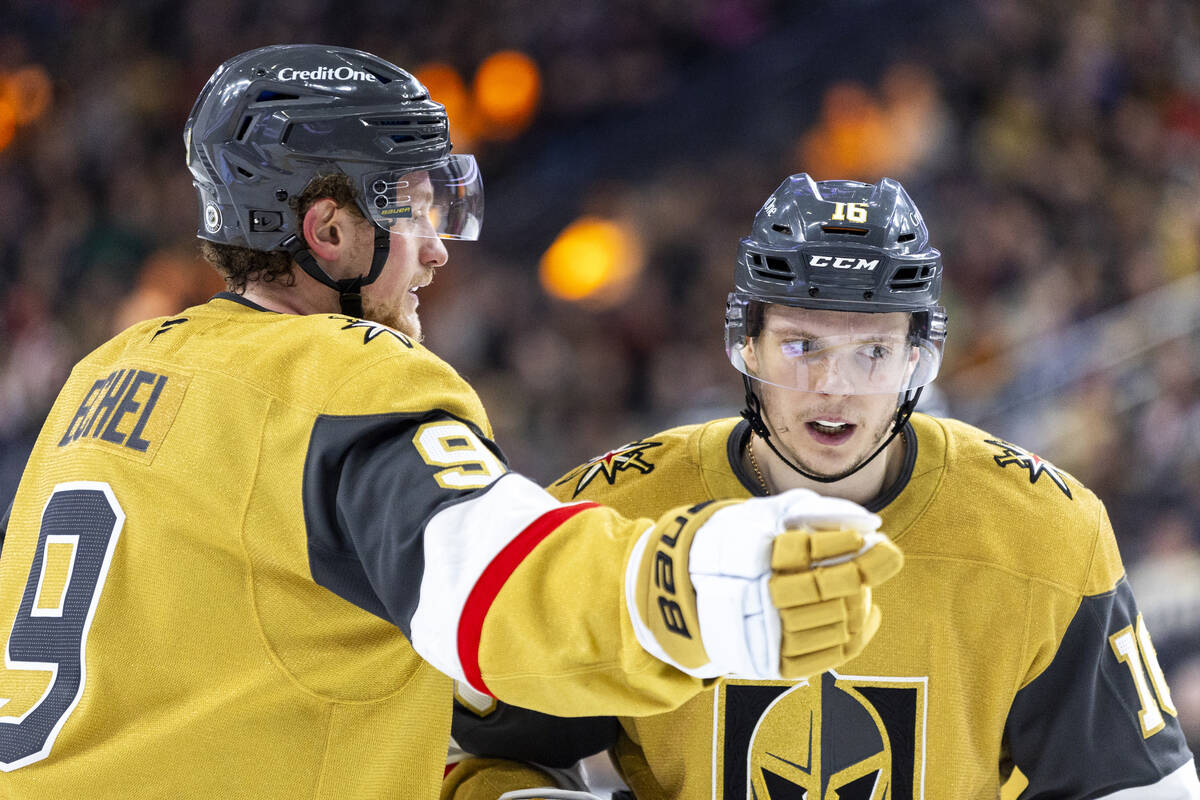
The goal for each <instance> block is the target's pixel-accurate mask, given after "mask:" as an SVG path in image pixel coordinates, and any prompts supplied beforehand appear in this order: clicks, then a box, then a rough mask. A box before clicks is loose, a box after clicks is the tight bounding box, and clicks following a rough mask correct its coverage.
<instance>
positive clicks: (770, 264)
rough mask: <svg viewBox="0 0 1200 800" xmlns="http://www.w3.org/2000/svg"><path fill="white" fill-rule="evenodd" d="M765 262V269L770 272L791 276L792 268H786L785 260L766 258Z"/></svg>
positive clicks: (772, 257)
mask: <svg viewBox="0 0 1200 800" xmlns="http://www.w3.org/2000/svg"><path fill="white" fill-rule="evenodd" d="M766 261H767V269H768V270H770V271H771V272H778V273H779V274H780V275H789V276H790V275H792V268H791V267H789V266H788V263H787V260H786V259H782V258H775V257H774V256H767V257H766Z"/></svg>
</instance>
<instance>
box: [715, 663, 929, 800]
mask: <svg viewBox="0 0 1200 800" xmlns="http://www.w3.org/2000/svg"><path fill="white" fill-rule="evenodd" d="M926 688H927V679H926V678H879V677H862V676H842V675H838V674H837V673H835V672H826V673H824V674H823V675H821V676H820V677H819V678H813V679H811V681H803V682H801V683H791V682H782V681H775V682H756V681H741V680H728V681H726V682H725V683H724V684H723V685H722V686H721V688H720V690H719V691H718V693H717V696H716V708H715V709H714V711H715V719H716V721H717V722H716V726H715V730H714V736H715V737H716V741H715V742H714V743H713V753H714V755H715V756H716V764H715V767H714V778H715V780H714V795H713V796H714V800H741V798H747V800H919V798H922V797H923V796H924V787H923V778H924V764H925V709H926Z"/></svg>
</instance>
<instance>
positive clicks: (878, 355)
mask: <svg viewBox="0 0 1200 800" xmlns="http://www.w3.org/2000/svg"><path fill="white" fill-rule="evenodd" d="M859 352H860V353H861V354H862V355H863V356H864V357H866V358H868V359H870V360H871V361H884V360H885V359H887V358H890V357H891V355H892V348H890V347H888V346H887V345H884V344H880V343H879V342H872V343H871V344H868V345H867V346H866V347H864V348H862V349H861V350H860V351H859Z"/></svg>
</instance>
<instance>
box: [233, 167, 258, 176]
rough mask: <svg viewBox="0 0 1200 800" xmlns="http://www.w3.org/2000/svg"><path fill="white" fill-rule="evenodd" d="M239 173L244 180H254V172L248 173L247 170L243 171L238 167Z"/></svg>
mask: <svg viewBox="0 0 1200 800" xmlns="http://www.w3.org/2000/svg"><path fill="white" fill-rule="evenodd" d="M237 172H238V175H241V176H242V177H243V178H253V177H254V173H253V172H249V171H247V170H244V169H242V168H241V167H238V168H237Z"/></svg>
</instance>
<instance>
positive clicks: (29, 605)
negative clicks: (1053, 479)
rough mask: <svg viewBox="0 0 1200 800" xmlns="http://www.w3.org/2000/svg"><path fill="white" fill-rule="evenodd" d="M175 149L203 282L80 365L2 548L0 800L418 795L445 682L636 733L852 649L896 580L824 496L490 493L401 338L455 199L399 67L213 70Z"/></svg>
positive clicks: (468, 406)
mask: <svg viewBox="0 0 1200 800" xmlns="http://www.w3.org/2000/svg"><path fill="white" fill-rule="evenodd" d="M185 144H186V148H187V161H188V166H189V168H190V169H191V172H192V175H193V178H194V183H195V186H196V189H197V191H198V194H199V199H200V230H199V236H200V237H201V238H202V239H203V240H205V245H204V247H205V254H206V257H207V258H208V259H209V260H210V261H211V262H212V263H213V264H214V265H215V266H216V267H217V268H218V269H219V270H221V272H222V273H223V274H224V276H225V278H226V280H227V283H228V284H229V287H230V289H231V291H229V292H226V293H222V294H220V295H218V296H217V297H215V298H213V299H212V300H211V301H210V302H208V303H205V304H203V305H200V306H196V307H194V308H189V309H187V310H184V311H181V312H180V313H178V314H176V315H174V316H172V317H170V318H163V319H155V320H151V321H148V322H145V323H141V324H138V325H135V326H133V327H132V328H130V329H129V330H127V331H125V332H124V333H121V334H119V335H118V336H116V337H115V338H114V339H112V340H111V341H109V342H108V343H106V344H104V345H102V346H101V347H100V348H98V349H97V350H96V351H95V352H93V353H92V354H91V355H89V356H88V357H86V358H85V359H84V360H83V361H81V362H80V363H79V364H78V365H77V366H76V367H75V369H74V371H73V372H72V374H71V377H70V379H69V380H68V381H67V383H66V385H65V387H64V388H63V390H62V393H61V394H60V396H59V398H58V400H57V402H56V404H55V406H54V408H53V410H52V411H51V413H50V415H49V417H48V418H47V420H46V423H45V426H44V428H43V430H42V433H41V435H40V437H39V439H38V441H37V444H36V447H35V449H34V452H33V454H32V456H31V458H30V460H29V463H28V465H27V467H26V470H25V473H24V475H23V477H22V480H21V484H20V488H19V490H18V492H17V495H16V499H15V502H14V504H13V505H12V507H11V511H10V513H11V518H10V519H7V520H6V521H4V522H3V523H0V528H6V529H7V538H6V540H5V542H4V550H3V558H0V636H2V637H3V645H4V650H5V663H4V669H3V670H2V671H0V697H2V698H4V699H3V700H0V706H2V708H3V711H2V712H0V713H2V714H3V716H0V796H3V797H5V798H21V799H25V798H43V799H44V798H68V797H92V798H100V797H104V798H116V797H120V798H141V797H147V798H149V797H153V798H162V797H189V798H224V797H253V798H356V800H370V798H382V797H404V798H433V797H436V795H437V793H438V788H439V786H440V783H441V778H442V772H443V762H444V756H445V752H446V746H447V741H448V736H449V729H450V713H451V694H452V680H451V678H457V679H458V680H460V681H463V682H465V683H468V684H470V685H471V686H473V687H474V688H475V689H476V690H477V691H479V692H493V693H495V695H496V696H498V697H501V698H503V699H505V700H506V701H508V702H512V703H517V704H520V705H523V706H529V707H533V708H543V709H551V708H553V709H555V710H559V711H566V712H572V713H592V714H595V713H601V712H603V713H620V714H645V713H650V712H661V711H666V710H668V709H670V708H673V707H675V706H678V705H679V704H680V703H682V702H684V701H686V700H687V699H689V698H690V697H692V696H694V695H695V694H696V693H697V692H698V691H700V690H701V689H702V688H703V686H704V685H705V684H706V681H710V679H712V678H714V677H715V676H717V675H720V674H724V673H731V672H736V673H739V674H741V673H744V674H751V675H757V676H759V677H767V676H776V677H778V676H780V675H793V676H795V675H806V674H813V673H814V672H818V671H820V670H822V669H825V668H827V667H829V666H832V665H834V664H837V663H840V662H841V661H842V660H844V659H845V658H846V657H848V656H850V655H853V654H854V653H855V652H857V651H858V650H860V649H861V648H862V646H863V645H864V644H865V642H866V641H867V639H869V638H870V636H871V634H872V633H873V631H874V630H875V628H876V627H877V626H878V624H879V613H878V610H877V609H875V608H873V606H872V605H871V603H870V599H869V587H870V585H871V584H877V583H879V582H880V581H882V580H884V579H886V578H887V577H888V576H890V575H891V574H894V573H895V572H896V571H897V570H898V569H899V568H900V563H901V556H900V554H899V551H898V550H897V549H896V548H895V546H894V545H892V544H891V543H890V542H889V541H887V540H886V537H883V536H882V534H879V533H877V532H876V531H875V528H876V527H877V525H878V522H879V520H878V517H876V516H874V515H872V514H869V513H868V512H866V511H864V510H863V509H862V508H861V507H859V506H857V505H855V504H853V503H850V502H846V501H840V500H830V499H827V498H821V497H818V496H816V495H814V494H812V493H806V492H796V493H790V494H788V495H783V496H780V497H778V498H769V499H760V500H756V501H751V502H746V503H712V504H708V505H703V506H700V505H695V504H694V503H691V502H688V503H686V504H680V505H681V507H680V508H679V509H677V510H675V511H672V512H670V513H668V514H665V515H659V516H660V517H661V519H660V520H659V521H658V522H657V523H653V522H651V521H650V520H642V521H640V522H638V521H633V520H628V519H625V518H623V517H620V516H618V515H617V514H615V513H613V512H612V511H610V510H609V509H606V508H600V507H597V506H596V505H595V504H594V503H590V502H580V501H572V502H569V503H565V504H564V503H561V502H559V501H557V500H555V499H554V498H553V497H552V496H551V495H549V494H547V493H546V492H545V491H544V490H542V489H541V488H539V487H538V486H537V485H535V484H534V483H533V482H531V481H529V480H527V479H525V478H522V477H520V476H519V475H516V474H513V473H511V472H509V471H508V469H507V468H506V466H505V463H504V460H503V457H502V455H501V453H500V451H499V450H498V449H497V447H496V446H495V445H494V444H493V443H492V442H491V441H490V427H489V425H488V421H487V418H486V416H485V414H484V411H483V408H482V407H481V406H480V403H479V400H478V398H477V397H476V395H475V394H474V392H473V391H472V390H471V388H470V387H469V386H468V385H467V384H466V383H465V382H464V381H463V380H462V379H461V378H460V377H459V376H458V375H457V374H456V373H455V372H454V370H453V369H451V368H450V367H449V366H448V365H447V364H445V363H444V362H442V361H441V360H439V359H438V358H437V357H436V356H434V355H433V354H432V353H431V352H429V351H428V350H426V349H425V348H424V347H423V346H422V345H421V343H420V324H419V319H418V316H417V291H418V290H419V289H420V288H421V287H423V286H425V285H426V284H428V283H429V281H430V280H431V279H432V278H433V275H434V271H435V268H437V267H439V266H440V265H442V264H443V263H445V261H446V250H445V247H444V245H443V243H442V240H443V239H446V238H462V239H473V238H475V237H476V236H477V235H478V231H479V226H480V222H481V218H482V194H481V184H480V179H479V173H478V170H477V168H476V165H475V162H474V159H473V158H472V157H471V156H468V155H455V154H451V152H450V141H449V139H448V136H447V121H446V115H445V112H444V110H443V108H442V106H440V105H438V104H437V103H434V102H432V101H431V100H430V99H429V98H428V96H427V94H426V91H425V89H424V87H422V86H421V85H420V84H419V83H418V82H417V81H415V80H414V79H413V78H412V76H410V75H409V74H408V73H406V72H404V71H403V70H400V69H399V68H397V67H396V66H394V65H392V64H390V63H388V62H386V61H384V60H382V59H379V58H376V57H374V56H371V55H369V54H367V53H362V52H359V51H355V50H348V49H345V48H338V47H322V46H315V45H286V46H274V47H267V48H263V49H259V50H255V51H251V52H248V53H244V54H242V55H240V56H237V57H236V58H234V59H232V60H230V61H229V62H227V63H226V64H225V65H223V66H222V67H221V68H220V69H218V70H217V72H216V73H215V74H214V75H213V77H212V78H211V79H210V80H209V82H208V84H207V85H206V86H205V87H204V90H203V91H202V93H201V94H200V96H199V99H198V100H197V102H196V104H195V107H194V108H193V111H192V114H191V116H190V118H189V119H188V122H187V126H186V133H185ZM297 266H298V269H297V268H296V267H297ZM788 527H791V528H795V529H796V530H791V531H787V532H784V533H782V534H781V535H780V538H779V539H778V540H775V539H774V537H775V535H776V533H777V532H779V531H780V530H782V529H784V528H788ZM776 542H777V546H775V545H776ZM772 559H773V564H772ZM822 559H829V562H828V563H825V564H818V563H816V562H817V561H820V560H822ZM810 567H812V568H811V569H810ZM814 603H816V604H820V605H819V607H821V608H825V607H827V606H829V605H831V604H832V605H835V606H838V607H839V608H841V609H842V610H843V611H844V614H843V618H842V619H841V620H840V621H839V622H838V623H836V624H834V625H833V626H827V625H822V626H814V625H812V624H811V622H810V621H808V620H806V619H805V618H804V615H803V614H802V613H801V614H799V615H798V616H797V615H796V612H803V611H804V608H805V607H806V606H809V605H814ZM777 606H778V607H779V608H781V609H782V610H783V611H782V614H781V613H779V612H777V611H776V607H777ZM814 607H817V606H816V605H814ZM731 612H732V613H731ZM781 630H782V633H781Z"/></svg>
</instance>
